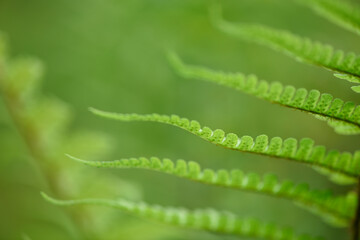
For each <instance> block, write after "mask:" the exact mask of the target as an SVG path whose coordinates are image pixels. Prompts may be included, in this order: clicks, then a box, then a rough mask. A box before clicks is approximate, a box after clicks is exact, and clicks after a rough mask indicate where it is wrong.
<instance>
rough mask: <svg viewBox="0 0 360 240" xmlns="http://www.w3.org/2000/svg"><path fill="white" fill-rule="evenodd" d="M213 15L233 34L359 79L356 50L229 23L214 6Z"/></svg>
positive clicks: (297, 58) (355, 79) (274, 30)
mask: <svg viewBox="0 0 360 240" xmlns="http://www.w3.org/2000/svg"><path fill="white" fill-rule="evenodd" d="M212 16H213V22H214V23H215V25H216V26H217V27H218V28H219V29H221V30H222V31H224V32H226V33H228V34H230V35H232V36H235V37H239V38H242V39H246V40H249V41H255V42H257V43H260V44H262V45H264V46H267V47H270V48H273V49H275V50H277V51H280V52H283V53H285V54H286V55H289V56H291V57H293V58H295V59H296V60H299V61H301V62H306V63H310V64H313V65H316V66H321V67H324V68H326V69H329V70H331V71H334V72H335V73H340V74H341V76H342V77H341V78H343V79H344V78H347V79H352V81H353V82H356V83H360V57H359V56H358V55H355V54H354V53H344V52H343V51H341V50H334V49H333V47H332V46H330V45H326V44H322V43H320V42H314V41H312V40H310V39H308V38H303V37H299V36H296V35H294V34H292V33H290V32H287V31H282V30H278V29H274V28H270V27H266V26H262V25H258V24H240V23H238V24H235V23H230V22H227V21H225V20H223V19H222V18H221V14H220V13H219V10H214V11H213V14H212ZM336 76H339V75H336ZM345 76H346V77H345Z"/></svg>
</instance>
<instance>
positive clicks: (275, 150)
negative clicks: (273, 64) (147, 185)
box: [43, 0, 360, 240]
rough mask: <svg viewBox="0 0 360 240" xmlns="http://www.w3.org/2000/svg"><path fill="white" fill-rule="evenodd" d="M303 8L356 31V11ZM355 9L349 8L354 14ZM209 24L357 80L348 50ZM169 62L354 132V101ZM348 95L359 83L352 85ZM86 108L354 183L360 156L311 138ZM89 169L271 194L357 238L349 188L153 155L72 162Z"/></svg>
mask: <svg viewBox="0 0 360 240" xmlns="http://www.w3.org/2000/svg"><path fill="white" fill-rule="evenodd" d="M298 2H300V3H302V4H307V5H309V6H310V7H313V8H314V9H315V10H316V11H317V12H319V13H321V14H322V15H324V16H326V17H327V18H329V19H331V20H333V21H335V22H336V23H338V24H339V25H341V26H345V27H346V28H347V29H350V30H353V31H354V32H356V33H358V32H359V25H360V20H359V10H356V8H353V7H350V6H349V5H347V4H345V3H342V2H340V1H335V0H331V1H325V0H323V1H321V0H306V1H305V0H303V1H302V0H299V1H298ZM354 9H355V10H354ZM212 16H213V20H214V23H215V25H216V26H217V27H218V28H220V29H221V30H223V31H225V32H227V33H229V34H231V35H234V36H237V37H241V38H245V39H247V40H251V41H256V42H259V43H261V44H264V45H266V46H269V47H272V48H274V49H276V50H279V51H282V52H284V53H286V54H288V55H290V56H292V57H294V58H296V59H297V60H300V61H303V62H307V63H310V64H313V65H318V66H321V67H324V68H327V69H329V70H331V71H333V72H334V73H335V74H334V75H335V76H336V77H338V78H341V79H345V80H348V81H350V82H353V83H359V82H360V81H359V77H360V57H358V56H356V55H355V54H353V53H349V54H344V53H343V51H334V50H333V48H332V47H330V46H328V45H324V44H320V43H316V42H313V41H311V40H308V39H303V38H300V37H297V36H294V35H293V34H290V33H288V32H284V31H279V30H275V29H271V28H268V27H264V26H259V25H249V24H237V25H236V24H232V23H228V22H226V21H224V20H223V19H222V18H221V17H220V16H219V13H218V12H216V11H215V12H214V13H213V14H212ZM169 59H170V62H171V63H172V65H173V66H174V68H175V69H176V70H177V71H178V72H179V73H180V74H181V75H182V76H184V77H186V78H197V79H201V80H206V81H212V82H216V83H218V84H221V85H226V86H229V87H232V88H235V89H236V90H239V91H242V92H246V93H248V94H251V95H254V96H256V97H259V98H262V99H264V100H267V101H270V102H272V103H277V104H280V105H282V106H286V107H290V108H293V109H297V110H301V111H304V112H308V113H310V114H313V115H314V116H315V117H317V118H319V119H321V120H325V121H327V122H328V124H329V125H330V126H331V127H333V128H334V129H335V131H336V132H337V133H339V134H359V133H360V129H359V127H360V107H359V106H356V105H355V104H354V103H353V102H344V101H343V100H341V99H339V98H335V99H334V98H333V96H332V95H330V94H326V93H324V94H321V93H320V92H319V91H317V90H310V91H308V90H306V89H303V88H300V89H295V88H294V87H292V86H283V85H282V84H280V83H278V82H275V83H269V82H266V81H263V80H262V81H259V80H258V79H257V77H255V76H254V75H250V76H245V75H243V74H239V73H229V74H227V73H223V72H218V71H213V70H209V69H206V68H203V67H196V66H188V65H186V64H184V63H183V62H182V61H181V60H180V58H179V57H177V55H176V54H173V53H170V54H169ZM352 89H353V90H354V91H355V92H360V91H359V86H353V87H352ZM91 111H92V112H93V113H95V114H97V115H100V116H102V117H106V118H110V119H115V120H120V121H154V122H160V123H166V124H170V125H173V126H177V127H180V128H182V129H184V130H187V131H189V132H191V133H193V134H195V135H197V136H199V137H201V138H202V139H204V140H206V141H208V142H211V143H214V144H216V145H218V146H221V147H225V148H229V149H233V150H237V151H242V152H249V153H254V154H260V155H266V156H270V157H275V158H281V159H286V160H292V161H297V162H301V163H304V164H307V165H309V166H311V167H313V168H314V169H316V170H317V171H319V172H320V173H323V174H325V175H327V176H329V178H330V179H331V180H332V181H334V182H336V183H339V184H354V183H357V184H359V177H360V152H359V151H357V152H355V153H353V154H352V153H348V152H339V151H336V150H326V148H325V147H324V146H314V141H313V140H311V139H309V138H304V139H302V140H300V141H298V140H296V139H294V138H289V139H286V140H282V139H281V138H278V137H274V138H272V139H271V140H269V138H268V137H267V136H266V135H260V136H258V137H256V139H255V140H254V138H252V137H250V136H243V137H238V136H237V135H236V134H234V133H228V134H226V133H225V132H224V131H223V130H221V129H217V130H214V131H213V130H211V129H210V128H208V127H201V125H200V124H199V123H198V122H197V121H194V120H193V121H189V120H188V119H186V118H180V117H179V116H176V115H171V116H167V115H159V114H149V115H139V114H116V113H109V112H104V111H100V110H96V109H91ZM71 158H72V159H74V160H76V161H79V162H82V163H84V164H86V165H89V166H95V167H107V168H145V169H151V170H156V171H160V172H164V173H168V174H172V175H176V176H179V177H182V178H187V179H190V180H194V181H199V182H202V183H206V184H212V185H218V186H223V187H228V188H234V189H241V190H247V191H253V192H256V193H260V194H268V195H273V196H276V197H281V198H287V199H290V200H292V201H294V202H295V203H297V204H299V205H301V206H303V207H305V208H307V209H309V210H311V211H312V212H314V214H317V215H320V216H321V217H323V218H324V219H325V220H326V221H327V222H328V223H330V224H332V225H334V226H339V227H349V226H352V227H351V228H352V232H353V237H352V239H353V240H357V239H359V222H360V219H359V218H360V216H359V215H360V208H359V205H360V204H359V202H358V201H359V199H360V197H359V193H356V192H355V191H350V192H349V193H348V194H346V195H337V196H336V195H333V194H332V193H331V192H330V191H324V190H312V189H309V187H308V184H298V185H294V184H293V183H292V181H287V180H285V181H282V182H279V181H278V180H277V177H276V176H274V175H265V176H263V177H260V176H259V175H258V174H255V173H248V174H244V173H243V172H242V171H241V170H237V169H234V170H232V171H230V172H229V171H226V170H218V171H215V170H211V169H204V170H201V168H200V166H199V165H198V164H197V163H195V162H189V163H186V162H185V161H183V160H178V161H177V162H176V163H174V162H173V161H172V160H169V159H163V160H160V159H159V158H156V157H152V158H149V159H148V158H131V159H121V160H117V161H113V162H93V161H85V160H81V159H77V158H74V157H71ZM43 196H44V198H45V199H47V200H48V201H50V202H52V203H55V204H58V205H74V204H96V205H104V206H110V207H115V208H119V209H121V210H124V211H128V212H131V213H133V214H135V215H139V216H142V217H145V218H150V219H154V220H157V221H160V222H164V223H168V224H172V225H176V226H182V227H189V228H195V229H201V230H209V231H214V232H220V233H228V234H235V235H241V236H253V237H259V238H265V239H294V240H295V239H297V240H298V239H303V240H305V239H321V238H316V237H311V236H308V235H298V234H297V233H294V232H293V231H292V230H291V229H288V228H279V227H277V226H276V225H274V224H271V223H262V222H260V221H258V220H255V219H240V218H238V217H237V216H235V215H233V214H231V213H223V212H218V211H215V210H210V211H203V210H195V211H190V210H185V209H177V208H164V207H160V206H152V205H148V204H145V203H134V202H129V201H125V200H118V201H112V200H105V199H85V200H67V201H66V200H56V199H53V198H50V197H49V196H47V195H45V194H43Z"/></svg>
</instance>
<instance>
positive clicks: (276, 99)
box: [168, 53, 360, 134]
mask: <svg viewBox="0 0 360 240" xmlns="http://www.w3.org/2000/svg"><path fill="white" fill-rule="evenodd" d="M168 58H169V60H170V63H171V64H172V65H173V67H174V68H175V70H177V71H178V72H179V73H180V74H181V75H182V76H183V77H185V78H194V79H200V80H205V81H209V82H214V83H217V84H219V85H224V86H227V87H230V88H233V89H235V90H238V91H241V92H245V93H247V94H250V95H253V96H255V97H258V98H261V99H264V100H266V101H269V102H272V103H276V104H280V105H282V106H285V107H289V108H293V109H297V110H301V111H305V112H308V113H311V114H315V115H316V116H318V118H319V119H321V120H325V121H327V122H328V124H329V125H330V126H332V127H334V129H335V131H336V132H338V133H342V134H359V133H360V106H359V105H355V104H354V103H353V102H350V101H349V102H344V101H343V100H341V99H339V98H335V99H334V98H333V96H332V95H331V94H328V93H320V92H319V91H318V90H314V89H312V90H310V91H308V90H306V89H304V88H299V89H296V88H294V87H293V86H284V85H283V84H281V83H279V82H271V83H270V82H267V81H264V80H259V79H258V78H257V77H256V76H255V75H253V74H252V75H248V76H246V75H244V74H242V73H224V72H221V71H214V70H211V69H207V68H204V67H198V66H191V65H186V64H184V63H183V62H182V61H181V59H180V58H179V57H178V56H177V55H176V54H174V53H169V55H168Z"/></svg>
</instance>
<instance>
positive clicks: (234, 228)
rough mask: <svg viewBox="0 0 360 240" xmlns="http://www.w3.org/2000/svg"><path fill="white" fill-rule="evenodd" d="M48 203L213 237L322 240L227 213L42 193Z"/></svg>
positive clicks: (122, 200)
mask: <svg viewBox="0 0 360 240" xmlns="http://www.w3.org/2000/svg"><path fill="white" fill-rule="evenodd" d="M41 194H42V196H43V197H44V198H45V199H46V200H47V201H49V202H51V203H53V204H56V205H62V206H72V205H79V204H91V205H100V206H106V207H113V208H117V209H120V210H123V211H126V212H129V213H131V214H134V215H136V216H139V217H142V218H146V219H151V220H155V221H158V222H160V223H165V224H169V225H173V226H177V227H184V228H191V229H196V230H205V231H211V232H215V233H223V234H232V235H238V236H248V237H256V238H261V239H269V240H321V239H323V238H320V237H312V236H309V235H297V234H295V233H294V231H293V230H292V229H291V228H280V227H277V226H276V225H274V224H272V223H263V222H261V221H259V220H257V219H253V218H248V219H241V218H239V217H237V216H236V215H234V214H232V213H229V212H220V211H216V210H213V209H206V210H200V209H197V210H194V211H191V210H187V209H184V208H174V207H162V206H159V205H149V204H147V203H144V202H141V203H134V202H131V201H127V200H124V199H120V200H116V201H115V200H108V199H82V200H57V199H54V198H51V197H49V196H47V195H46V194H45V193H41Z"/></svg>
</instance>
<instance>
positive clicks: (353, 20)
mask: <svg viewBox="0 0 360 240" xmlns="http://www.w3.org/2000/svg"><path fill="white" fill-rule="evenodd" d="M297 2H299V3H301V4H304V5H306V6H308V7H310V8H311V9H313V10H314V11H315V12H316V13H318V14H319V15H321V16H323V17H324V18H327V19H328V20H330V21H332V22H333V23H335V24H337V25H339V26H341V27H343V28H345V29H347V30H349V31H352V32H354V33H357V34H360V8H359V6H357V5H354V4H351V3H350V2H348V1H346V0H297Z"/></svg>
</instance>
